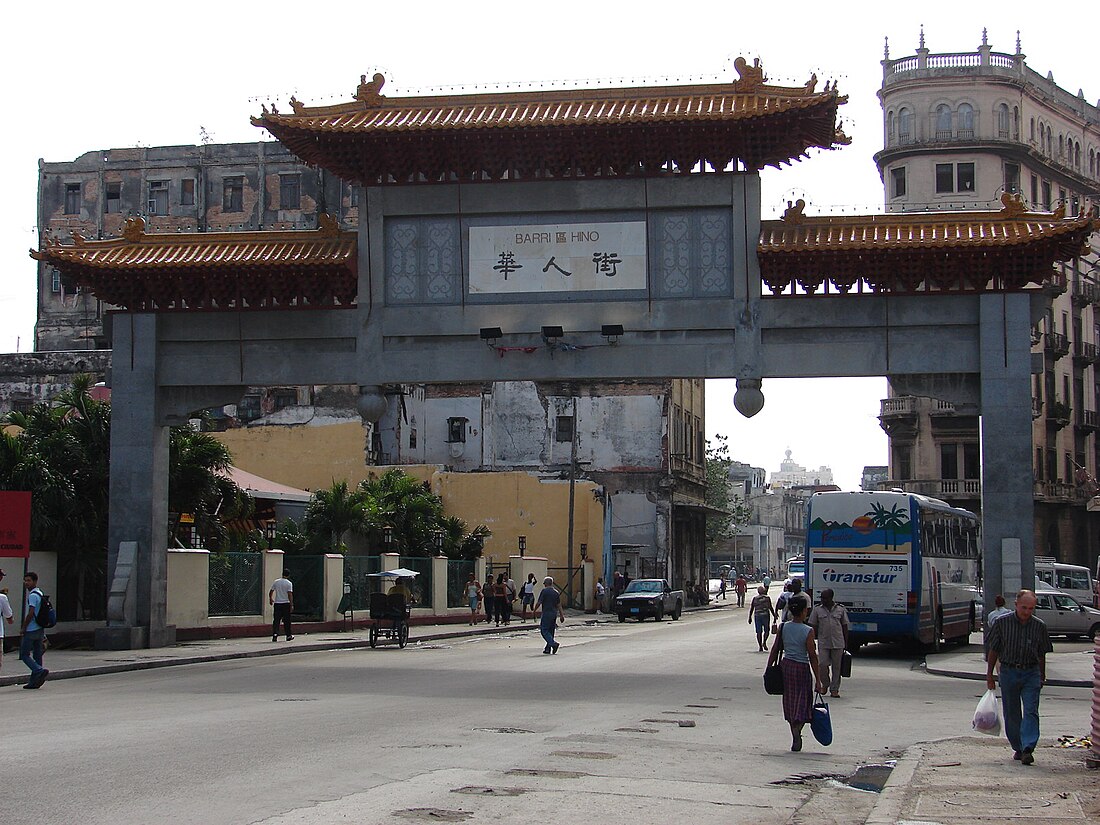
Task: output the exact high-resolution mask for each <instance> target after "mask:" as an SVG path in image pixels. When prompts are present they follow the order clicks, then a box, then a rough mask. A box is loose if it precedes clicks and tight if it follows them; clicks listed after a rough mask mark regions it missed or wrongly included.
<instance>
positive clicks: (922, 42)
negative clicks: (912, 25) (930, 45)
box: [920, 23, 924, 49]
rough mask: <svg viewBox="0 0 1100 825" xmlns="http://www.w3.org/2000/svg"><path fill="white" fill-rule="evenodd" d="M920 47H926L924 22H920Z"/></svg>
mask: <svg viewBox="0 0 1100 825" xmlns="http://www.w3.org/2000/svg"><path fill="white" fill-rule="evenodd" d="M920 47H921V48H922V49H923V48H924V23H921V24H920Z"/></svg>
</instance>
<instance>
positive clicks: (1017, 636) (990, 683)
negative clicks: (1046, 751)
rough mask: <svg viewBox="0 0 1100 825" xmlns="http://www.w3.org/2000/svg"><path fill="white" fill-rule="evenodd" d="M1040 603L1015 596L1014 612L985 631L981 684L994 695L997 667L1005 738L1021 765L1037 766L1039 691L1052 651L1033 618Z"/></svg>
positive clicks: (1041, 626)
mask: <svg viewBox="0 0 1100 825" xmlns="http://www.w3.org/2000/svg"><path fill="white" fill-rule="evenodd" d="M1037 603H1038V600H1037V599H1036V598H1035V594H1034V593H1033V592H1031V591H1030V590H1021V591H1020V592H1019V593H1017V594H1016V612H1015V613H1014V614H1013V615H1011V616H1002V617H1000V618H999V619H997V621H995V622H994V623H993V626H992V627H990V629H989V655H988V656H987V657H986V666H985V667H986V670H985V684H986V687H988V688H989V689H990V690H996V687H997V677H996V676H995V675H994V673H995V669H996V667H997V663H998V662H1000V663H1001V675H1000V679H1001V703H1002V704H1003V705H1004V715H1005V736H1007V737H1008V742H1009V744H1010V745H1012V750H1013V754H1012V758H1013V759H1018V760H1019V761H1020V762H1021V763H1023V764H1024V765H1030V764H1032V763H1033V762H1034V761H1035V756H1034V755H1033V752H1034V751H1035V746H1036V745H1037V744H1039V691H1040V690H1042V687H1043V683H1044V682H1045V681H1046V678H1047V654H1048V653H1050V652H1051V651H1052V650H1054V647H1053V646H1052V645H1051V643H1050V636H1049V635H1048V633H1047V626H1046V624H1045V623H1044V622H1043V620H1042V619H1037V618H1036V617H1035V616H1034V615H1032V614H1033V613H1034V612H1035V605H1036V604H1037Z"/></svg>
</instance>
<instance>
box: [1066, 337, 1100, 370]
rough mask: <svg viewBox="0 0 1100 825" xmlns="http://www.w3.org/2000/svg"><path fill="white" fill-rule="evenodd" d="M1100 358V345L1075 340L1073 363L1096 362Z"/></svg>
mask: <svg viewBox="0 0 1100 825" xmlns="http://www.w3.org/2000/svg"><path fill="white" fill-rule="evenodd" d="M1098 359H1100V347H1097V346H1096V344H1090V343H1089V342H1088V341H1074V342H1073V363H1075V364H1080V365H1082V366H1084V365H1085V364H1095V363H1096V361H1097V360H1098Z"/></svg>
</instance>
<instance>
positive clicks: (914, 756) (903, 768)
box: [864, 745, 924, 825]
mask: <svg viewBox="0 0 1100 825" xmlns="http://www.w3.org/2000/svg"><path fill="white" fill-rule="evenodd" d="M923 756H924V748H923V747H922V746H921V745H914V746H912V747H911V748H907V749H906V751H905V753H903V754H902V755H901V758H899V759H898V761H897V762H896V763H895V764H894V769H893V770H892V771H890V778H889V779H887V780H886V784H885V785H883V786H882V792H881V793H880V794H879V798H878V799H877V800H876V801H875V806H874V807H873V808H872V809H871V813H870V814H868V816H867V819H866V820H865V822H864V825H897V823H898V822H900V821H901V815H902V813H903V811H904V808H903V806H904V804H905V801H906V796H907V794H908V792H909V786H910V785H912V784H913V774H915V773H916V771H917V765H918V764H920V760H921V758H922V757H923Z"/></svg>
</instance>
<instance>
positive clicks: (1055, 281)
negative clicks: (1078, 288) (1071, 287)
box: [1043, 272, 1067, 298]
mask: <svg viewBox="0 0 1100 825" xmlns="http://www.w3.org/2000/svg"><path fill="white" fill-rule="evenodd" d="M1066 283H1067V281H1066V276H1065V274H1064V273H1062V272H1051V273H1050V275H1048V276H1047V279H1046V280H1045V281H1043V294H1044V295H1048V296H1050V297H1051V298H1057V297H1058V296H1059V295H1065V294H1066V288H1067V287H1066Z"/></svg>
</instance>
